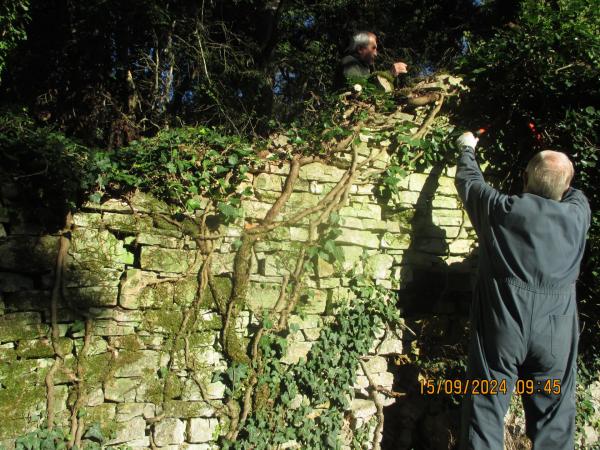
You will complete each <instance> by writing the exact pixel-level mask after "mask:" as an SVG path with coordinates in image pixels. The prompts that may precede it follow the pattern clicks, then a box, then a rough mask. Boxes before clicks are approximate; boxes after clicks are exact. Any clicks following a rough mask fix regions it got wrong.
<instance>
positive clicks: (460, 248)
mask: <svg viewBox="0 0 600 450" xmlns="http://www.w3.org/2000/svg"><path fill="white" fill-rule="evenodd" d="M474 246H475V242H474V241H472V240H470V239H456V240H454V241H452V242H451V243H450V254H453V255H464V254H469V253H471V250H472V249H473V248H474Z"/></svg>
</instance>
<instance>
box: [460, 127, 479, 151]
mask: <svg viewBox="0 0 600 450" xmlns="http://www.w3.org/2000/svg"><path fill="white" fill-rule="evenodd" d="M478 141H479V138H476V137H475V136H473V133H471V132H470V131H467V132H466V133H463V134H461V135H460V136H459V137H458V139H457V140H456V146H457V147H458V148H461V147H464V146H465V145H466V146H468V147H472V148H473V149H475V146H476V145H477V142H478Z"/></svg>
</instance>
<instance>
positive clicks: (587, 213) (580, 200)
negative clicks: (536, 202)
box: [561, 187, 592, 230]
mask: <svg viewBox="0 0 600 450" xmlns="http://www.w3.org/2000/svg"><path fill="white" fill-rule="evenodd" d="M561 202H562V203H571V204H572V205H575V206H576V207H577V209H578V211H579V214H580V215H581V216H582V217H583V220H584V224H585V229H586V230H587V229H588V228H589V227H590V223H591V221H592V211H591V209H590V203H589V201H588V199H587V197H586V196H585V195H584V193H583V192H581V191H580V190H579V189H575V188H573V187H569V189H567V192H565V194H564V195H563V198H562V200H561Z"/></svg>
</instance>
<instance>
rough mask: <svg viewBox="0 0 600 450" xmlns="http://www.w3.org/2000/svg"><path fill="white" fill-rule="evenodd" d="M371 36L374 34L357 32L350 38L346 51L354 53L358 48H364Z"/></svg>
mask: <svg viewBox="0 0 600 450" xmlns="http://www.w3.org/2000/svg"><path fill="white" fill-rule="evenodd" d="M371 36H375V33H372V32H370V31H357V32H356V33H354V34H353V35H352V37H351V38H350V44H349V45H348V48H347V49H346V51H348V52H355V51H356V50H358V49H359V47H366V46H367V45H369V41H370V39H371Z"/></svg>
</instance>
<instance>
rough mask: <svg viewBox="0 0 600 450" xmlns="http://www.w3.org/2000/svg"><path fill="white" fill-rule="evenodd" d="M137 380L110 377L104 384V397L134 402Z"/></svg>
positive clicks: (114, 400)
mask: <svg viewBox="0 0 600 450" xmlns="http://www.w3.org/2000/svg"><path fill="white" fill-rule="evenodd" d="M139 384H140V382H139V380H135V379H131V378H110V379H108V380H107V382H106V383H105V384H104V399H105V400H108V401H112V402H134V401H135V393H136V388H137V387H138V385H139Z"/></svg>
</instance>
